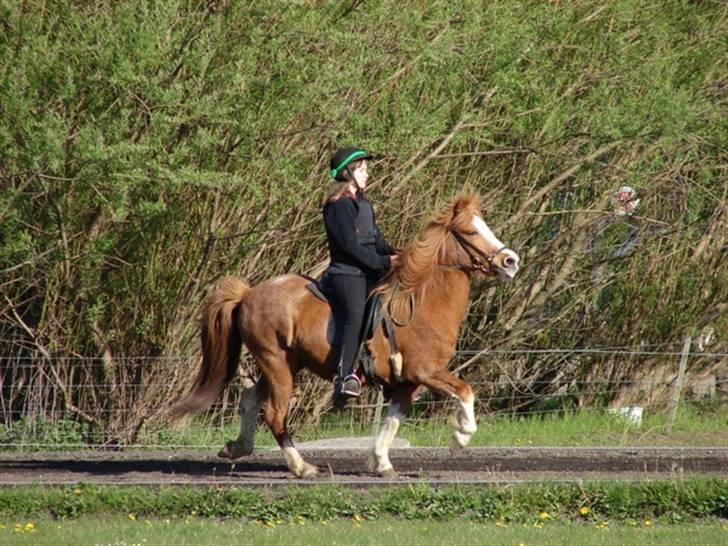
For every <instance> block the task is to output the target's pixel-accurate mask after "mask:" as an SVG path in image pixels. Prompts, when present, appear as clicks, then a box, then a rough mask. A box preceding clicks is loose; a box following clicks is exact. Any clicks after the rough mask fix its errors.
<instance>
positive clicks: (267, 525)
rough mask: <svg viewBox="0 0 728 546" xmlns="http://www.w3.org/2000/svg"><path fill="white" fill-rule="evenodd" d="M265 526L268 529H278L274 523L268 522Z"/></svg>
mask: <svg viewBox="0 0 728 546" xmlns="http://www.w3.org/2000/svg"><path fill="white" fill-rule="evenodd" d="M263 525H265V526H266V527H270V528H271V529H275V528H276V524H275V523H273V522H272V521H266V522H265V523H264V524H263Z"/></svg>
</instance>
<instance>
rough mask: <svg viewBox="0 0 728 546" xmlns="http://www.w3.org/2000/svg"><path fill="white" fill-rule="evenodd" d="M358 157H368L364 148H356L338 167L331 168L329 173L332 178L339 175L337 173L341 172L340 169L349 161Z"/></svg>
mask: <svg viewBox="0 0 728 546" xmlns="http://www.w3.org/2000/svg"><path fill="white" fill-rule="evenodd" d="M358 157H368V155H367V153H366V152H365V151H364V150H357V151H356V152H354V153H352V154H350V155H349V156H348V157H347V158H346V159H344V161H342V162H341V163H340V164H339V166H338V167H336V168H335V169H331V171H329V172H330V174H331V177H332V178H336V177H337V176H339V173H340V172H341V169H343V168H344V167H346V166H347V165H348V164H349V163H351V162H352V161H354V160H355V159H356V158H358Z"/></svg>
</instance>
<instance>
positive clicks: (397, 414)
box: [369, 402, 405, 475]
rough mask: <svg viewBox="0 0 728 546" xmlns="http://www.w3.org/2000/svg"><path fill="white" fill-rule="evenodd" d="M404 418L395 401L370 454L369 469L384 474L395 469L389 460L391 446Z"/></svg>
mask: <svg viewBox="0 0 728 546" xmlns="http://www.w3.org/2000/svg"><path fill="white" fill-rule="evenodd" d="M404 419H405V415H404V413H403V412H402V409H401V408H400V406H399V404H396V403H394V402H393V403H392V404H391V405H390V406H389V410H388V411H387V416H386V417H385V418H384V422H383V423H382V428H381V429H380V430H379V434H378V435H377V438H376V440H375V441H374V447H373V448H372V450H371V452H370V455H369V469H370V470H371V471H372V472H376V473H377V474H380V475H382V474H387V473H389V472H392V471H393V470H394V469H393V467H392V463H391V462H390V460H389V448H390V447H392V442H394V437H395V436H396V435H397V431H398V430H399V426H400V424H401V423H402V422H404Z"/></svg>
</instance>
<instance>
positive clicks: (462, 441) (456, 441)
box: [450, 430, 470, 453]
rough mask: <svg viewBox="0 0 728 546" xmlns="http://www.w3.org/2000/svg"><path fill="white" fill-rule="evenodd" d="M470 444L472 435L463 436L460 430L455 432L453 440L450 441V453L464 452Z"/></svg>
mask: <svg viewBox="0 0 728 546" xmlns="http://www.w3.org/2000/svg"><path fill="white" fill-rule="evenodd" d="M469 442H470V434H463V433H462V432H460V431H459V430H456V431H455V432H453V434H452V438H451V439H450V451H452V452H453V453H457V452H459V451H462V450H463V448H465V446H467V445H468V443H469Z"/></svg>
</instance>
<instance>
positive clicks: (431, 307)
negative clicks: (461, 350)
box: [417, 269, 470, 337]
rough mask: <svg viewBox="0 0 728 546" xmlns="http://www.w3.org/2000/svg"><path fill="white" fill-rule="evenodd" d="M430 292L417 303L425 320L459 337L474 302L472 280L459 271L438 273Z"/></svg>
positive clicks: (448, 333) (429, 288) (433, 278)
mask: <svg viewBox="0 0 728 546" xmlns="http://www.w3.org/2000/svg"><path fill="white" fill-rule="evenodd" d="M427 288H428V289H427V292H426V294H425V295H424V297H423V298H422V301H421V302H417V305H418V307H419V309H418V312H419V314H420V315H421V317H422V319H423V320H427V321H430V322H432V323H435V324H437V325H438V329H439V330H440V331H441V332H442V333H443V334H446V335H448V336H450V337H457V333H458V330H459V329H460V323H461V322H462V321H463V319H464V318H465V312H466V311H467V308H468V300H469V299H470V276H469V275H468V274H467V273H464V272H463V271H460V270H457V269H455V270H453V269H436V270H435V272H434V273H433V276H432V279H430V284H429V286H428V287H427Z"/></svg>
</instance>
